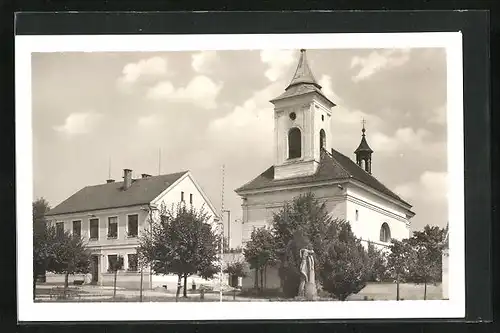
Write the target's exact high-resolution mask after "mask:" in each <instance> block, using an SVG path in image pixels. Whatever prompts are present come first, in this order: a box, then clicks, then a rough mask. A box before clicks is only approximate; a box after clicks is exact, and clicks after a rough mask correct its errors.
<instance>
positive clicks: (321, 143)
mask: <svg viewBox="0 0 500 333" xmlns="http://www.w3.org/2000/svg"><path fill="white" fill-rule="evenodd" d="M319 147H320V148H324V149H326V134H325V131H324V130H323V129H321V130H320V131H319Z"/></svg>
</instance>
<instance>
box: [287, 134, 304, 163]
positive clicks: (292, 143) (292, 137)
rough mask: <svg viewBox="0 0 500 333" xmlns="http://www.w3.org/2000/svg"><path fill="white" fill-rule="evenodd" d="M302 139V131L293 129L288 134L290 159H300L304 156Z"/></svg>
mask: <svg viewBox="0 0 500 333" xmlns="http://www.w3.org/2000/svg"><path fill="white" fill-rule="evenodd" d="M301 141H302V138H301V133H300V129H298V128H297V127H294V128H292V129H291V130H290V131H289V132H288V158H298V157H300V156H302V142H301Z"/></svg>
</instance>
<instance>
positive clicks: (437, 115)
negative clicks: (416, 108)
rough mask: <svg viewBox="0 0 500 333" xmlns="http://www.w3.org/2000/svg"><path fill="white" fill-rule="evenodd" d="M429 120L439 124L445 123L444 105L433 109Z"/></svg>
mask: <svg viewBox="0 0 500 333" xmlns="http://www.w3.org/2000/svg"><path fill="white" fill-rule="evenodd" d="M429 122H430V123H434V124H440V125H444V124H446V105H442V106H440V107H438V108H435V109H433V110H432V114H431V116H430V118H429Z"/></svg>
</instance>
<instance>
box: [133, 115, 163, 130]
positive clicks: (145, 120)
mask: <svg viewBox="0 0 500 333" xmlns="http://www.w3.org/2000/svg"><path fill="white" fill-rule="evenodd" d="M160 123H161V119H160V117H159V116H158V115H156V114H151V115H149V116H142V117H139V119H137V124H138V125H139V127H140V128H144V129H151V127H155V126H158V125H159V124H160Z"/></svg>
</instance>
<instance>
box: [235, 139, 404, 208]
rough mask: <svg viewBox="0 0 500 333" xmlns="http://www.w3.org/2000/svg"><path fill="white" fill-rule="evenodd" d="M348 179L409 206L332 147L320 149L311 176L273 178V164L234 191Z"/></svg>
mask: <svg viewBox="0 0 500 333" xmlns="http://www.w3.org/2000/svg"><path fill="white" fill-rule="evenodd" d="M349 179H355V180H357V181H359V182H361V183H363V184H365V185H367V186H369V187H371V188H372V189H374V190H376V191H378V192H381V193H383V194H385V195H387V196H389V197H391V198H393V199H395V200H397V201H399V202H401V203H403V204H405V205H408V206H410V204H408V203H407V202H406V201H404V200H403V199H401V198H400V197H399V196H398V195H397V194H395V193H394V192H393V191H391V190H390V189H388V188H387V187H386V186H385V185H383V184H382V183H381V182H379V181H378V180H377V179H376V178H375V177H373V176H372V175H370V174H369V173H367V172H366V171H364V170H363V169H361V167H359V166H358V165H357V164H356V163H354V161H352V160H351V159H350V158H349V157H347V156H345V155H343V154H341V153H340V152H338V151H336V150H334V149H332V151H331V153H330V152H328V151H326V150H324V149H323V150H322V151H321V158H320V163H319V166H318V169H317V170H316V173H315V174H313V175H311V176H302V177H293V178H287V179H274V166H271V167H270V168H268V169H267V170H266V171H264V172H263V173H261V174H260V175H259V176H257V177H256V178H255V179H253V180H252V181H250V182H248V183H246V184H245V185H243V186H241V187H240V188H238V189H236V192H237V193H238V192H243V191H249V190H258V189H265V188H270V187H277V186H288V185H300V184H308V183H311V184H312V183H316V182H321V181H332V180H349Z"/></svg>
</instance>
